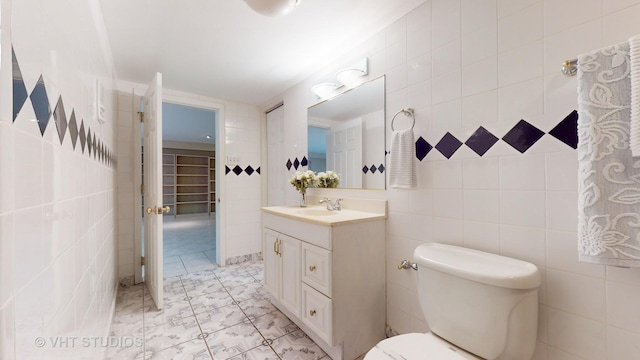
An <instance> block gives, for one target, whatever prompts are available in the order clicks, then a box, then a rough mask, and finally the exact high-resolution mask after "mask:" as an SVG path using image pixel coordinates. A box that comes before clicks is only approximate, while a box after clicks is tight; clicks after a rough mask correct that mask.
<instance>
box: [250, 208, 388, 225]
mask: <svg viewBox="0 0 640 360" xmlns="http://www.w3.org/2000/svg"><path fill="white" fill-rule="evenodd" d="M262 211H263V212H265V213H268V214H274V215H280V216H284V217H287V218H290V219H296V220H301V221H306V222H310V223H315V224H320V225H328V226H333V225H342V224H349V223H356V222H363V221H373V220H380V219H385V218H386V217H387V216H386V214H385V213H384V212H382V213H381V212H369V211H360V210H350V209H342V210H334V211H329V210H327V208H326V207H324V206H308V207H300V206H268V207H263V208H262Z"/></svg>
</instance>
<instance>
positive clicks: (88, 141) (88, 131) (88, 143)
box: [87, 128, 93, 156]
mask: <svg viewBox="0 0 640 360" xmlns="http://www.w3.org/2000/svg"><path fill="white" fill-rule="evenodd" d="M92 142H93V139H92V138H91V128H88V130H87V151H88V153H89V156H91V150H92V149H91V148H92V147H93V144H92Z"/></svg>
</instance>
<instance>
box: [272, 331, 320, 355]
mask: <svg viewBox="0 0 640 360" xmlns="http://www.w3.org/2000/svg"><path fill="white" fill-rule="evenodd" d="M271 347H272V348H273V350H274V351H275V352H276V353H277V354H278V356H279V357H280V358H281V359H284V360H287V359H296V360H307V359H309V360H318V359H322V358H324V357H326V355H327V354H325V352H324V351H322V349H321V348H320V347H319V346H318V345H316V343H314V342H313V340H311V339H310V338H309V337H308V336H307V335H306V334H305V333H304V332H303V331H302V330H298V331H294V332H292V333H289V334H287V335H284V336H282V337H279V338H277V339H275V340H274V341H273V343H272V344H271Z"/></svg>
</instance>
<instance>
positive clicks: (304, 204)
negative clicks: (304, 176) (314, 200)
mask: <svg viewBox="0 0 640 360" xmlns="http://www.w3.org/2000/svg"><path fill="white" fill-rule="evenodd" d="M300 195H302V196H301V197H300V207H307V194H306V193H303V192H301V193H300Z"/></svg>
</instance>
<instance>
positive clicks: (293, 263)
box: [278, 234, 301, 317]
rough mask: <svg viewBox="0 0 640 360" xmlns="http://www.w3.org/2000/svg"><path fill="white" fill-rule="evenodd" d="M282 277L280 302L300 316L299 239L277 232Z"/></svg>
mask: <svg viewBox="0 0 640 360" xmlns="http://www.w3.org/2000/svg"><path fill="white" fill-rule="evenodd" d="M278 238H279V239H280V247H279V250H280V256H281V257H280V260H281V272H282V278H281V279H280V281H281V283H280V284H281V286H280V302H281V303H282V304H283V305H284V306H286V307H287V309H289V311H291V312H292V313H294V314H295V315H296V316H298V317H299V316H300V248H301V244H300V243H301V242H300V240H297V239H294V238H292V237H290V236H286V235H282V234H279V235H278Z"/></svg>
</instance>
